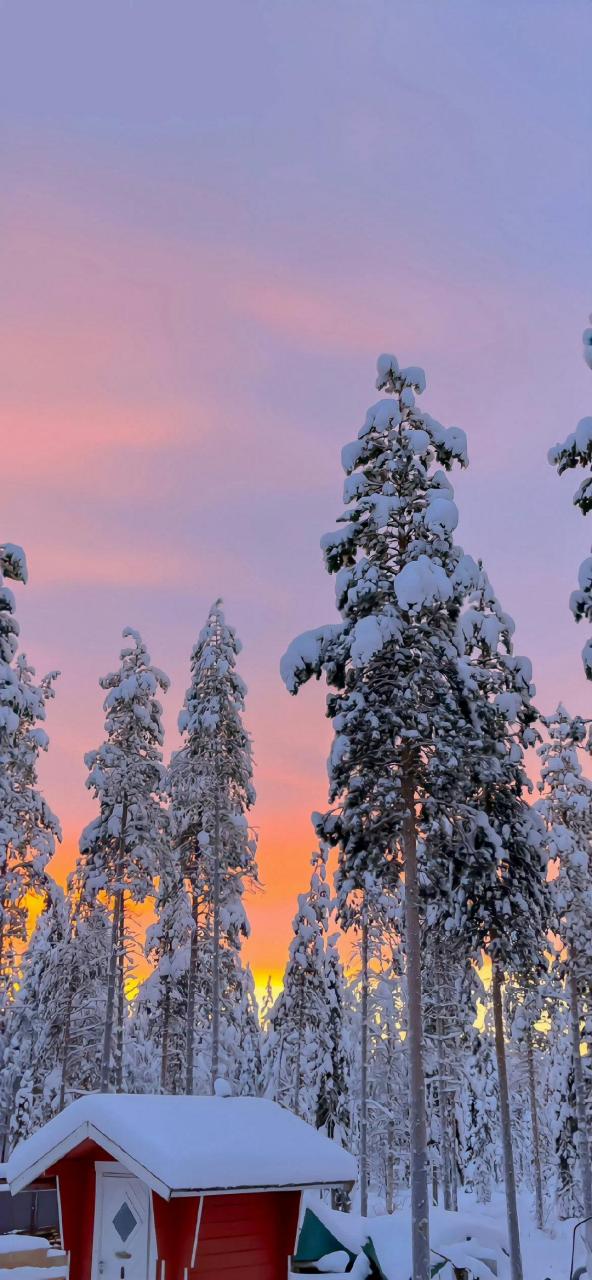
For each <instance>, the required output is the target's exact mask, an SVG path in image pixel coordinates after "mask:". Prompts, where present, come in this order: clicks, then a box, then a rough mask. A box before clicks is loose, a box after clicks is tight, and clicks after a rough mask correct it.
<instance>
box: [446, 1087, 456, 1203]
mask: <svg viewBox="0 0 592 1280" xmlns="http://www.w3.org/2000/svg"><path fill="white" fill-rule="evenodd" d="M448 1134H449V1152H450V1201H451V1203H450V1208H451V1209H452V1211H453V1212H454V1213H458V1164H457V1158H456V1095H455V1094H454V1093H453V1094H449V1096H448Z"/></svg>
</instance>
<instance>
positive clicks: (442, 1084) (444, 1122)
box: [435, 955, 452, 1209]
mask: <svg viewBox="0 0 592 1280" xmlns="http://www.w3.org/2000/svg"><path fill="white" fill-rule="evenodd" d="M435 978H436V1052H437V1061H438V1115H439V1120H440V1173H441V1179H442V1193H443V1196H444V1208H445V1209H451V1208H452V1189H451V1184H450V1183H451V1180H450V1144H449V1141H448V1135H449V1129H448V1124H449V1118H450V1108H449V1105H448V1102H449V1099H448V1091H447V1088H446V1061H445V1055H444V1026H443V1022H442V965H441V961H440V956H439V955H438V956H437V957H436V964H435Z"/></svg>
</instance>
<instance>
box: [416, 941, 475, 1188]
mask: <svg viewBox="0 0 592 1280" xmlns="http://www.w3.org/2000/svg"><path fill="white" fill-rule="evenodd" d="M423 965H424V1029H425V1040H426V1061H427V1062H428V1063H429V1065H430V1070H429V1072H428V1074H429V1075H430V1076H431V1080H432V1089H431V1093H432V1096H433V1108H432V1110H433V1113H434V1118H435V1125H434V1129H435V1133H434V1146H435V1148H436V1152H437V1173H438V1175H439V1181H440V1184H441V1187H442V1195H443V1201H444V1208H445V1209H458V1142H457V1129H458V1120H457V1116H458V1110H459V1107H460V1095H461V1092H462V1050H461V1046H462V1043H463V1039H464V1038H466V1037H467V1034H468V1032H469V1028H470V1021H474V1010H473V1002H472V1000H471V998H470V990H469V988H470V985H471V982H470V975H469V974H467V964H466V958H465V956H464V955H463V950H462V946H461V940H460V939H459V938H457V937H455V936H454V935H450V934H449V933H447V932H446V931H445V930H444V929H442V928H438V927H434V928H431V929H426V930H425V935H424V940H423ZM469 1020H470V1021H469Z"/></svg>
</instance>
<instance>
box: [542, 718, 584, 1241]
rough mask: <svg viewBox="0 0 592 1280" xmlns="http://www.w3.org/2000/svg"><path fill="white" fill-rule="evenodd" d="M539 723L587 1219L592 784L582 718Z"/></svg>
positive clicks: (582, 1190)
mask: <svg viewBox="0 0 592 1280" xmlns="http://www.w3.org/2000/svg"><path fill="white" fill-rule="evenodd" d="M545 725H546V728H547V733H548V738H547V740H546V741H545V742H544V743H543V744H542V745H541V747H540V748H539V755H540V757H541V781H540V788H541V791H542V793H543V795H542V799H541V800H540V801H539V803H538V808H539V811H540V812H541V813H542V815H543V818H544V820H545V824H546V829H547V848H548V853H549V857H550V858H552V859H553V860H556V863H557V866H558V872H559V874H558V876H557V878H556V879H555V880H554V881H553V883H552V893H553V897H554V900H555V904H556V908H557V915H558V919H559V932H560V935H561V939H562V942H563V944H564V948H565V953H564V959H563V960H562V961H560V962H559V966H558V967H559V969H560V971H561V972H562V973H564V974H565V983H566V994H567V999H568V1007H569V1015H570V1032H571V1052H572V1069H573V1077H574V1093H575V1103H576V1133H575V1140H576V1145H577V1150H578V1159H579V1168H580V1180H581V1196H582V1206H583V1210H584V1216H585V1217H586V1218H588V1217H592V1169H591V1166H590V1159H591V1152H590V1140H589V1134H588V1124H587V1117H586V1095H585V1085H584V1073H583V1067H582V1056H581V1050H582V1018H583V1001H585V1000H586V998H587V999H588V1000H589V999H590V989H591V975H592V782H591V781H590V779H589V778H587V777H585V776H584V774H583V772H582V766H581V763H580V758H579V749H580V747H581V744H582V742H583V741H584V739H585V736H586V728H585V725H584V722H583V721H582V720H581V719H580V718H579V717H576V718H575V719H572V717H571V716H570V715H569V714H568V712H567V711H566V709H565V707H563V706H562V705H561V704H560V705H559V706H558V708H557V710H556V712H555V713H554V715H552V716H548V717H547V718H546V719H545ZM590 1246H591V1247H592V1229H591V1230H590Z"/></svg>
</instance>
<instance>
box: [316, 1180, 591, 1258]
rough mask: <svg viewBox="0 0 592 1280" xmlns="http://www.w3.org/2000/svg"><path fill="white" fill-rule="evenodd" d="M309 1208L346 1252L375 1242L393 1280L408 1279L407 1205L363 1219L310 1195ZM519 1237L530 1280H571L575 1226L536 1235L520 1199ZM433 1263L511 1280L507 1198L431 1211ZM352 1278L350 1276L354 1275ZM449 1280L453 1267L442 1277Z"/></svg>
mask: <svg viewBox="0 0 592 1280" xmlns="http://www.w3.org/2000/svg"><path fill="white" fill-rule="evenodd" d="M306 1199H307V1204H309V1205H310V1208H311V1209H312V1211H313V1213H315V1214H316V1215H317V1216H318V1217H319V1218H320V1219H321V1221H322V1222H324V1223H325V1225H326V1226H327V1227H328V1228H329V1230H330V1231H331V1232H333V1234H334V1235H335V1236H336V1237H337V1239H338V1240H340V1241H342V1243H343V1244H344V1245H345V1247H346V1248H348V1249H350V1250H352V1251H353V1252H358V1251H359V1250H361V1249H362V1246H363V1245H364V1244H365V1243H366V1241H367V1240H368V1237H370V1238H371V1239H372V1242H373V1244H374V1247H375V1249H376V1254H377V1257H378V1260H379V1262H380V1265H381V1267H382V1269H383V1271H384V1274H385V1275H386V1276H387V1277H388V1280H409V1277H410V1276H411V1275H412V1268H411V1213H410V1209H409V1207H408V1206H404V1207H402V1208H400V1209H397V1210H396V1211H395V1213H394V1214H392V1216H390V1217H389V1216H387V1215H385V1214H382V1215H378V1216H376V1217H369V1218H362V1217H360V1216H359V1214H355V1213H349V1214H346V1213H340V1212H337V1211H336V1210H333V1209H330V1208H329V1207H328V1206H327V1205H326V1204H324V1202H323V1201H321V1200H320V1198H319V1197H317V1196H313V1195H311V1194H309V1195H308V1196H307V1198H306ZM519 1207H520V1235H521V1242H522V1253H523V1262H524V1276H525V1280H566V1278H567V1277H568V1276H569V1268H570V1261H571V1246H572V1232H573V1228H574V1225H575V1224H574V1223H573V1222H571V1221H570V1222H553V1223H550V1224H549V1226H548V1228H547V1229H546V1230H545V1231H539V1230H537V1228H536V1226H535V1224H534V1220H533V1217H532V1208H531V1205H530V1202H529V1200H528V1197H527V1196H524V1197H522V1198H521V1200H520V1206H519ZM430 1243H431V1247H432V1253H433V1258H432V1261H433V1262H434V1263H436V1262H437V1261H440V1260H441V1259H442V1256H443V1257H444V1258H447V1259H449V1260H450V1261H451V1262H453V1263H454V1265H455V1266H456V1267H467V1268H468V1269H469V1271H470V1272H471V1274H472V1275H473V1276H476V1277H479V1280H494V1278H495V1277H496V1276H497V1278H498V1280H510V1264H509V1256H508V1243H507V1227H506V1206H505V1200H504V1197H503V1194H502V1193H501V1192H500V1193H498V1194H496V1195H495V1196H494V1197H493V1200H492V1201H491V1204H489V1205H477V1204H476V1203H475V1201H474V1200H473V1199H472V1198H471V1197H469V1196H464V1197H462V1198H461V1206H460V1209H459V1212H458V1213H447V1212H446V1211H445V1210H444V1209H440V1208H435V1209H432V1210H431V1212H430ZM583 1261H584V1250H583V1245H582V1244H580V1245H579V1246H578V1247H577V1249H576V1265H578V1263H579V1262H583ZM350 1274H351V1273H350ZM449 1276H450V1268H445V1269H443V1270H442V1272H441V1273H440V1278H446V1277H449Z"/></svg>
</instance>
